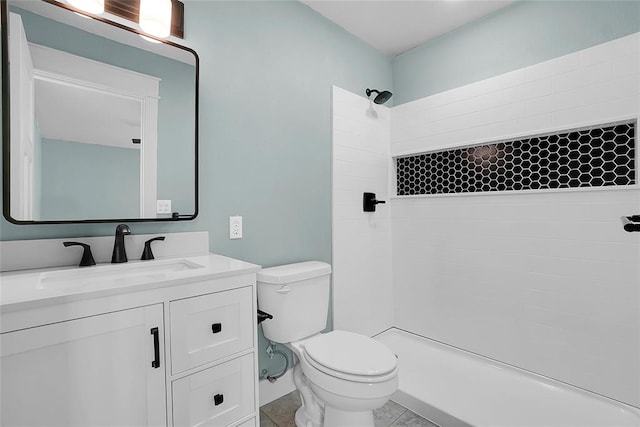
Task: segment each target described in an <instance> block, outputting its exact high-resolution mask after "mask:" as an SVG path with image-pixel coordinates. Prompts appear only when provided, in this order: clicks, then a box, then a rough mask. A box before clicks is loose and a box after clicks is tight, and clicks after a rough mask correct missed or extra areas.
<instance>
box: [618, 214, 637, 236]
mask: <svg viewBox="0 0 640 427" xmlns="http://www.w3.org/2000/svg"><path fill="white" fill-rule="evenodd" d="M621 220H622V228H624V231H628V232H629V233H633V232H640V215H631V216H623V217H622V218H621Z"/></svg>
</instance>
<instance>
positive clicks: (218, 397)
mask: <svg viewBox="0 0 640 427" xmlns="http://www.w3.org/2000/svg"><path fill="white" fill-rule="evenodd" d="M222 402H224V395H222V394H216V395H215V396H213V405H214V406H218V405H220V404H222Z"/></svg>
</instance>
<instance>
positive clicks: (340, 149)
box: [332, 86, 393, 336]
mask: <svg viewBox="0 0 640 427" xmlns="http://www.w3.org/2000/svg"><path fill="white" fill-rule="evenodd" d="M389 115H390V114H389V109H388V108H387V107H385V106H382V105H376V104H373V103H371V102H370V101H368V100H367V99H365V98H363V97H362V96H358V95H355V94H353V93H351V92H347V91H345V90H343V89H340V88H337V87H335V86H334V88H333V158H332V163H333V184H332V187H333V190H332V198H333V202H332V209H333V257H332V258H333V326H334V328H335V329H346V330H349V331H354V332H359V333H362V334H365V335H369V336H372V335H375V334H377V333H379V332H381V331H383V330H385V329H387V328H389V327H391V326H392V320H393V304H392V303H391V301H392V299H393V298H392V283H393V282H392V278H391V226H390V218H391V215H390V212H389V209H390V207H389V204H388V203H389V170H390V167H389V166H390V163H391V158H390V155H389V131H390V125H389ZM364 192H370V193H376V196H377V199H378V200H384V201H387V204H386V205H378V206H377V210H376V212H363V210H362V196H363V193H364Z"/></svg>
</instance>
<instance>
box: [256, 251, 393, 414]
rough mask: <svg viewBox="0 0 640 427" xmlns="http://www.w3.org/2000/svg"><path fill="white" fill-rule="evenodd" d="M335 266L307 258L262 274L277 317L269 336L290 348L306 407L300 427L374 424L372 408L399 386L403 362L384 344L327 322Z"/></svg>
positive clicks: (267, 328) (266, 299) (261, 284)
mask: <svg viewBox="0 0 640 427" xmlns="http://www.w3.org/2000/svg"><path fill="white" fill-rule="evenodd" d="M330 272H331V267H330V266H329V265H328V264H325V263H320V262H314V261H311V262H306V263H298V264H290V265H286V266H279V267H272V268H270V269H269V268H268V269H264V270H262V271H261V272H259V273H258V305H259V306H260V309H261V310H264V311H266V312H268V313H270V314H271V315H273V319H270V320H266V321H265V322H264V323H263V330H264V334H265V337H266V338H267V339H269V340H271V341H274V342H278V343H281V344H284V345H286V346H287V347H288V348H290V349H291V350H292V351H293V353H294V356H295V363H294V372H293V377H294V382H295V384H296V388H297V389H298V391H299V392H300V395H301V400H302V407H301V408H300V409H299V410H298V411H297V412H296V425H297V426H298V427H322V426H327V427H341V426H345V427H359V426H362V427H373V425H374V423H373V409H376V408H379V407H381V406H383V405H384V404H385V403H386V402H387V401H388V400H389V398H390V397H391V395H392V394H393V393H394V392H395V391H396V390H397V388H398V362H397V358H396V356H395V355H394V354H393V353H392V352H391V350H389V348H388V347H386V346H385V345H384V344H382V343H380V342H378V341H376V340H374V339H373V338H370V337H367V336H364V335H361V334H357V333H354V332H349V331H331V332H327V333H320V331H322V330H323V329H324V328H325V326H326V316H327V308H328V298H329V275H330Z"/></svg>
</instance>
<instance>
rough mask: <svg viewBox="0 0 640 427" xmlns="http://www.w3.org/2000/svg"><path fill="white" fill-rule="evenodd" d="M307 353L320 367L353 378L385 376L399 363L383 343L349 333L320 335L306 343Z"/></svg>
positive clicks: (336, 332)
mask: <svg viewBox="0 0 640 427" xmlns="http://www.w3.org/2000/svg"><path fill="white" fill-rule="evenodd" d="M304 350H305V354H306V355H307V356H308V357H309V358H310V359H312V360H313V361H314V362H316V363H317V364H319V365H322V366H324V367H325V368H328V369H330V370H333V371H337V372H344V373H347V374H353V375H362V376H374V375H384V374H387V373H389V372H391V371H393V370H394V369H395V368H396V363H397V359H396V356H395V354H393V353H392V352H391V350H389V348H388V347H387V346H385V345H384V344H382V343H380V342H378V341H376V340H374V339H373V338H369V337H367V336H364V335H360V334H356V333H353V332H347V331H332V332H328V333H326V334H321V335H319V336H317V337H315V338H313V339H311V340H309V341H308V342H307V343H305V346H304Z"/></svg>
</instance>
